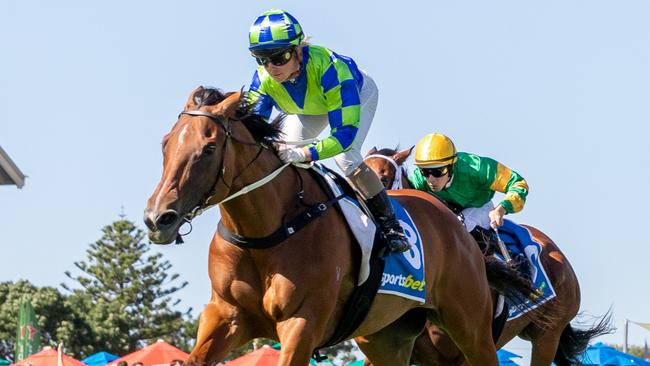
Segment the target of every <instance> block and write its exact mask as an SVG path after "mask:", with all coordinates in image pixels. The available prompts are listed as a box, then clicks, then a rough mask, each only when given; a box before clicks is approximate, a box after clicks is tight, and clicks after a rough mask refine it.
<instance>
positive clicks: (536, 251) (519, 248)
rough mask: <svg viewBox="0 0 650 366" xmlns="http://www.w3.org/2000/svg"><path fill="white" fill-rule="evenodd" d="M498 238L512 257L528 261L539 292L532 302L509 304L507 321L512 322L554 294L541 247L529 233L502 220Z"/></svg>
mask: <svg viewBox="0 0 650 366" xmlns="http://www.w3.org/2000/svg"><path fill="white" fill-rule="evenodd" d="M499 237H500V238H501V240H503V242H504V243H505V244H506V247H507V249H508V252H510V253H512V254H513V255H523V256H525V257H526V258H527V259H528V262H529V263H530V266H529V268H530V278H531V281H532V282H533V286H534V287H535V288H536V289H537V290H538V292H539V293H538V296H537V298H536V299H535V300H534V301H533V300H530V299H528V300H526V301H525V302H520V303H517V304H509V305H510V309H509V315H508V320H512V319H515V318H518V317H519V316H521V315H522V314H525V313H527V312H528V311H531V310H533V309H535V308H537V307H538V306H540V305H541V304H543V303H545V302H547V301H549V300H551V299H552V298H554V297H555V296H556V294H555V290H554V289H553V285H552V284H551V281H550V280H549V278H548V275H547V274H546V271H545V270H544V267H543V266H542V263H541V259H540V255H541V253H542V246H541V245H540V244H539V243H537V242H535V241H534V240H533V238H532V236H531V235H530V231H528V229H526V228H525V227H523V226H521V225H519V224H516V223H514V222H513V221H510V220H503V226H501V227H500V228H499ZM499 257H500V255H499ZM502 259H503V258H502Z"/></svg>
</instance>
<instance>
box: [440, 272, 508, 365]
mask: <svg viewBox="0 0 650 366" xmlns="http://www.w3.org/2000/svg"><path fill="white" fill-rule="evenodd" d="M483 281H485V280H483ZM480 283H481V279H480V278H479V279H471V278H469V279H468V278H465V279H464V280H463V281H462V282H460V281H451V282H450V285H449V287H448V288H445V289H444V290H445V291H444V294H442V296H441V299H444V301H443V302H442V303H441V304H439V306H440V310H439V316H440V321H441V323H442V324H441V325H442V327H443V328H444V330H445V331H446V333H447V334H448V335H449V336H450V337H451V339H452V340H453V341H454V343H455V344H456V346H458V348H459V349H460V350H461V352H463V354H464V355H465V360H466V363H467V364H469V365H471V366H498V365H499V360H498V359H497V355H496V347H495V345H494V342H493V340H492V302H491V301H490V294H489V292H488V286H487V283H485V286H480ZM481 287H483V288H481Z"/></svg>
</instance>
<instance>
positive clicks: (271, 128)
mask: <svg viewBox="0 0 650 366" xmlns="http://www.w3.org/2000/svg"><path fill="white" fill-rule="evenodd" d="M232 94H234V92H228V93H224V92H223V91H221V90H219V89H217V88H212V87H201V88H200V89H199V90H197V91H196V92H195V93H194V95H193V96H192V100H193V101H194V104H196V108H200V107H201V106H205V105H215V104H219V103H220V102H221V101H223V100H224V99H226V98H228V96H230V95H232ZM253 107H255V105H254V104H250V103H248V98H246V97H244V98H242V102H241V104H240V106H239V108H238V109H237V111H236V112H235V118H236V120H238V121H241V122H242V123H243V124H244V126H246V128H247V129H248V131H249V132H250V133H251V135H253V138H254V139H255V141H257V142H259V143H268V142H275V141H281V140H282V136H283V133H282V131H281V126H282V120H283V119H284V117H285V115H284V114H280V115H278V116H277V117H276V118H275V119H274V120H273V121H272V122H271V123H268V122H266V118H264V117H262V116H260V115H259V114H255V113H253Z"/></svg>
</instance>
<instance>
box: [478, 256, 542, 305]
mask: <svg viewBox="0 0 650 366" xmlns="http://www.w3.org/2000/svg"><path fill="white" fill-rule="evenodd" d="M483 258H484V260H485V271H486V274H487V280H488V283H489V284H490V287H491V288H493V289H494V290H496V291H497V292H499V293H500V294H502V295H504V296H505V297H506V298H507V299H509V300H524V301H525V300H526V299H527V298H528V297H529V296H530V295H531V294H532V293H533V292H534V291H535V288H534V287H533V283H532V282H530V281H529V280H527V279H525V278H523V277H522V276H520V275H519V273H518V272H517V271H516V270H515V269H513V268H511V267H510V266H508V265H506V264H505V263H504V262H502V261H500V260H498V259H496V258H495V257H493V256H484V257H483Z"/></svg>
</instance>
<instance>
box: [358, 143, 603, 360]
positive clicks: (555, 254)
mask: <svg viewBox="0 0 650 366" xmlns="http://www.w3.org/2000/svg"><path fill="white" fill-rule="evenodd" d="M412 149H413V148H412V147H411V148H410V149H406V150H402V151H398V150H397V149H381V150H377V149H376V148H372V149H371V150H370V151H369V152H368V154H367V155H366V157H365V159H364V160H365V162H366V164H367V165H368V167H370V168H371V169H372V170H374V171H375V173H376V174H377V175H378V176H379V178H380V179H381V181H382V182H383V183H384V186H386V187H397V186H400V188H412V186H411V185H410V184H409V181H408V179H407V178H406V177H407V171H406V169H405V168H404V162H405V161H406V160H407V159H408V157H409V155H410V154H411V151H412ZM400 178H401V184H399V183H398V184H396V185H394V183H396V182H395V180H396V179H400ZM523 226H524V227H525V228H526V229H528V230H529V231H530V233H531V235H532V237H533V239H534V240H535V241H536V242H537V243H539V244H541V246H542V252H541V262H542V265H543V266H544V268H545V270H546V273H547V274H548V276H549V280H550V281H551V283H552V285H553V288H554V289H555V292H556V295H557V296H556V298H554V299H552V300H551V301H549V302H546V303H544V304H541V305H540V306H539V307H538V309H537V310H536V311H533V312H530V313H528V316H522V317H519V318H516V319H514V320H512V321H509V322H507V323H506V324H505V326H504V329H503V332H502V333H501V335H500V336H499V339H498V342H497V348H501V347H503V346H504V345H505V344H506V343H508V342H509V341H510V340H512V339H513V338H514V337H516V336H519V337H520V338H522V339H525V340H528V341H530V342H531V343H532V355H531V366H548V365H550V364H551V362H555V364H556V365H557V366H567V365H578V364H579V362H578V356H579V355H581V354H582V353H583V352H584V351H585V350H586V348H587V346H588V344H589V341H590V340H591V339H592V338H594V337H597V336H599V335H602V334H606V333H609V332H611V326H610V323H611V317H610V315H609V314H606V315H605V316H603V317H602V318H601V319H600V320H599V321H598V322H597V324H596V325H595V326H593V327H592V328H590V329H586V330H581V329H576V328H574V327H572V326H571V324H570V322H571V320H572V319H574V318H575V317H576V315H577V314H578V310H579V308H580V285H579V284H578V279H577V277H576V274H575V272H574V271H573V268H572V267H571V264H570V263H569V261H568V259H567V258H566V257H565V256H564V254H563V253H562V251H560V249H559V248H558V247H557V245H556V244H555V243H554V242H553V241H552V240H551V239H550V238H549V237H548V236H546V235H545V234H544V233H543V232H541V231H540V230H538V229H536V228H534V227H532V226H528V225H523ZM474 245H476V243H475V244H474ZM546 315H551V316H546ZM539 316H545V319H544V321H543V322H542V323H540V322H538V321H536V320H537V317H539ZM362 341H363V340H360V342H362ZM463 359H464V358H463V355H462V352H461V351H460V350H459V349H458V348H457V347H456V346H455V344H454V343H453V342H452V341H451V340H450V339H449V336H448V335H447V334H446V333H445V332H444V331H443V330H441V329H440V328H439V327H437V326H436V325H435V324H432V323H427V326H426V329H425V331H424V332H423V333H422V334H421V335H420V336H419V337H418V339H417V340H416V343H415V346H414V349H413V354H412V360H413V361H414V362H416V363H417V364H418V365H424V366H426V365H436V366H438V365H440V366H442V365H449V366H452V365H460V364H462V362H463ZM366 364H368V363H366Z"/></svg>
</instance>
